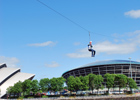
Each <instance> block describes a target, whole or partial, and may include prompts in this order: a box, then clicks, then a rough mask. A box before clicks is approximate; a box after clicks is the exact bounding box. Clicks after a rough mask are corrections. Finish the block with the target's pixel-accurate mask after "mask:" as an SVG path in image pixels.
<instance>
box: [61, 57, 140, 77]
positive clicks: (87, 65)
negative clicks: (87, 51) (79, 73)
mask: <svg viewBox="0 0 140 100" xmlns="http://www.w3.org/2000/svg"><path fill="white" fill-rule="evenodd" d="M130 63H131V64H140V62H137V61H130V60H105V61H96V62H92V63H89V64H86V65H83V66H79V67H77V68H74V69H71V70H75V69H78V68H83V67H90V66H100V65H111V64H130ZM71 70H68V71H71ZM68 71H66V72H68ZM66 72H64V73H66ZM64 73H63V74H64Z"/></svg>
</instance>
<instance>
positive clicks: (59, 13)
mask: <svg viewBox="0 0 140 100" xmlns="http://www.w3.org/2000/svg"><path fill="white" fill-rule="evenodd" d="M37 1H38V2H39V3H41V4H42V5H44V6H45V7H47V8H49V9H50V10H52V11H53V12H55V13H57V14H58V15H60V16H62V17H63V18H65V19H66V20H68V21H70V22H71V23H73V24H75V25H76V26H78V27H80V28H81V29H83V30H85V31H87V32H88V33H89V40H90V33H93V34H97V35H101V36H106V37H111V38H115V37H113V36H107V35H103V34H98V33H94V32H90V31H89V30H88V29H86V28H84V27H83V26H81V25H80V24H78V23H76V22H74V21H73V20H71V19H70V18H68V17H66V16H64V15H63V14H61V13H59V12H58V11H56V10H55V9H53V8H51V7H49V6H48V5H47V4H45V3H44V2H42V1H40V0H37ZM117 39H119V38H117Z"/></svg>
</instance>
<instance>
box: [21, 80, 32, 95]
mask: <svg viewBox="0 0 140 100" xmlns="http://www.w3.org/2000/svg"><path fill="white" fill-rule="evenodd" d="M22 90H23V95H24V94H25V93H27V94H29V93H30V91H31V80H25V81H24V82H23V83H22Z"/></svg>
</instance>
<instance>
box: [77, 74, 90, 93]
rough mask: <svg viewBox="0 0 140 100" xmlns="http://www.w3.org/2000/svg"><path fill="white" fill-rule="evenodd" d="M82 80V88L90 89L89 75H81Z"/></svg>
mask: <svg viewBox="0 0 140 100" xmlns="http://www.w3.org/2000/svg"><path fill="white" fill-rule="evenodd" d="M79 78H80V81H81V82H82V85H81V89H82V90H83V91H84V90H88V89H89V77H88V76H84V77H83V76H80V77H79Z"/></svg>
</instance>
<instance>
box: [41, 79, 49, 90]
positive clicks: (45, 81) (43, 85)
mask: <svg viewBox="0 0 140 100" xmlns="http://www.w3.org/2000/svg"><path fill="white" fill-rule="evenodd" d="M39 86H40V89H41V90H42V91H44V92H46V91H48V90H49V88H50V80H49V79H48V78H44V79H41V80H40V82H39Z"/></svg>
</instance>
